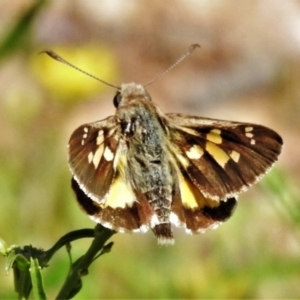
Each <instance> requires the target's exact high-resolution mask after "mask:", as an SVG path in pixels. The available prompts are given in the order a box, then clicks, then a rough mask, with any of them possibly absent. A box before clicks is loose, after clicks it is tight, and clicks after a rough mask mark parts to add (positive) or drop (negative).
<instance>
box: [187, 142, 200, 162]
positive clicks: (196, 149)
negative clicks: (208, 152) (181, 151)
mask: <svg viewBox="0 0 300 300" xmlns="http://www.w3.org/2000/svg"><path fill="white" fill-rule="evenodd" d="M185 153H186V155H187V157H188V158H189V159H199V158H201V156H202V155H203V153H204V151H203V149H202V148H201V147H200V146H198V145H194V146H193V147H191V148H190V149H189V150H188V151H186V152H185Z"/></svg>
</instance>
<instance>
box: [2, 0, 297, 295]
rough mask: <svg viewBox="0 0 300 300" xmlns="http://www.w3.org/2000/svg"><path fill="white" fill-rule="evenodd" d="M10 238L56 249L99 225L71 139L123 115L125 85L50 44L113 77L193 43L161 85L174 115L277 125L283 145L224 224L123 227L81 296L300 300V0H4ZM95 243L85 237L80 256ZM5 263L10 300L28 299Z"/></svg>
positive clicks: (51, 283)
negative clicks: (193, 229)
mask: <svg viewBox="0 0 300 300" xmlns="http://www.w3.org/2000/svg"><path fill="white" fill-rule="evenodd" d="M1 7H2V8H3V9H1V11H0V93H1V94H0V95H1V97H0V125H1V126H0V140H1V143H0V159H1V163H0V213H1V217H0V237H1V238H3V239H4V240H5V241H6V242H7V243H8V244H17V245H28V244H32V245H33V246H35V247H42V248H45V249H48V248H50V247H51V246H52V245H53V244H54V242H56V240H57V239H58V238H59V237H60V236H62V235H63V234H65V233H67V232H69V231H71V230H75V229H79V228H84V227H93V226H94V224H93V222H92V221H90V220H89V218H88V217H87V216H86V215H85V214H83V213H82V212H81V210H80V209H79V208H78V206H77V204H76V202H75V200H74V197H73V195H72V192H71V188H70V172H69V170H68V166H67V162H66V155H67V148H66V145H67V142H68V139H69V136H70V135H71V133H72V131H73V130H74V129H75V128H77V127H78V126H79V125H81V124H84V123H87V122H92V121H96V120H99V119H102V118H104V117H106V116H109V115H111V114H113V113H114V107H113V105H112V98H113V96H114V93H115V91H114V90H113V89H111V88H108V87H105V86H103V85H102V84H101V83H99V82H97V81H94V80H93V79H91V78H88V77H87V76H85V75H83V74H79V73H78V72H76V71H75V70H72V69H70V68H68V67H66V66H63V65H61V64H60V63H58V62H56V61H54V60H52V59H50V58H49V57H47V56H46V55H37V54H38V53H39V52H40V51H42V50H45V49H51V50H54V51H56V52H57V53H59V54H60V55H61V56H62V57H64V58H65V59H67V60H68V61H70V62H71V63H73V64H75V65H76V66H78V67H80V68H83V69H84V70H86V71H88V72H90V73H92V74H94V75H96V76H98V77H100V78H102V79H104V80H106V81H109V82H111V83H113V84H116V85H120V83H122V82H131V81H135V82H139V83H145V82H147V81H149V80H151V79H152V78H153V77H154V76H155V75H157V74H158V73H160V72H161V71H163V70H164V69H166V68H167V67H169V66H170V64H172V63H173V62H174V61H175V60H176V59H177V58H178V56H179V55H180V54H181V53H182V52H184V51H185V50H186V49H187V47H188V46H189V45H190V44H192V43H199V44H201V49H200V50H197V51H196V52H195V53H194V54H193V55H192V56H191V57H189V58H188V60H186V61H185V62H184V63H182V64H180V65H179V66H178V67H176V68H175V69H174V70H172V71H171V72H170V73H168V74H167V75H166V76H164V77H163V78H161V79H160V80H159V81H157V82H156V83H155V84H153V85H151V86H150V87H149V88H148V91H149V92H150V93H151V95H152V98H153V101H154V102H155V103H157V104H158V105H159V106H160V107H161V109H162V110H163V111H165V112H182V113H190V114H194V115H201V116H207V117H211V118H219V119H229V120H235V121H247V122H254V123H259V124H263V125H266V126H268V127H271V128H272V129H274V130H276V131H277V132H278V133H280V134H281V135H282V137H283V139H284V149H283V153H282V155H281V156H280V160H279V162H278V163H277V164H276V167H275V168H274V169H273V170H272V172H270V173H269V174H268V175H267V176H266V177H265V178H264V180H263V181H262V182H261V183H259V184H258V185H256V186H255V187H254V188H252V189H251V190H250V191H249V192H247V193H245V194H243V195H241V196H240V198H239V199H240V203H239V206H238V208H237V210H236V212H235V214H234V215H233V217H232V218H231V219H230V220H229V221H227V222H226V223H225V224H223V225H222V226H221V227H220V228H218V229H217V230H214V231H210V232H207V233H206V234H203V235H195V236H190V235H186V234H185V233H184V232H183V231H181V230H175V238H176V244H175V246H174V247H158V246H157V244H156V240H155V238H154V236H153V234H152V233H147V234H144V235H141V234H132V235H130V234H117V235H114V236H113V238H112V240H113V241H114V242H115V245H114V247H113V250H112V252H111V253H110V254H108V255H105V256H104V257H102V258H100V259H99V260H98V261H96V262H95V263H94V265H93V266H92V268H91V269H90V270H89V275H88V276H87V277H85V278H84V286H83V289H82V291H81V292H80V294H78V295H77V296H76V297H75V299H83V298H84V299H91V298H94V299H97V298H98V299H99V298H105V299H146V298H153V299H155V298H159V299H163V298H164V299H166V298H168V299H178V298H189V299H195V298H198V299H201V298H210V299H217V298H219V299H220V298H257V299H271V298H277V299H278V298H282V299H287V298H300V284H299V283H300V224H299V223H300V199H299V198H300V192H299V179H300V158H299V157H300V155H299V152H300V150H299V142H300V138H299V137H300V84H299V82H300V72H299V70H300V1H296V0H287V1H279V0H277V1H275V0H274V1H268V0H259V1H258V0H251V1H250V0H248V1H247V0H245V1H238V0H226V1H225V0H223V1H221V0H215V1H205V0H198V1H195V0H188V1H184V0H165V1H160V0H152V1H151V2H150V1H138V0H127V1H120V0H119V1H118V0H97V1H96V0H87V1H83V0H73V1H66V0H61V1H58V0H56V1H55V0H53V1H33V0H23V1H17V0H13V1H8V0H1ZM89 244H90V240H85V241H79V242H77V243H74V244H73V253H74V258H76V257H78V255H80V254H82V253H83V252H84V251H85V250H86V248H87V247H88V245H89ZM4 266H5V258H1V257H0V278H1V279H0V299H8V298H16V294H15V293H14V291H13V277H12V272H10V273H9V274H8V275H6V274H5V270H4ZM67 267H68V258H67V255H66V252H65V251H64V250H61V251H60V252H59V253H58V254H57V255H56V257H55V258H54V259H53V260H52V261H51V265H50V267H49V268H47V269H44V271H43V274H44V276H45V287H46V292H47V295H48V296H49V298H53V297H55V295H56V293H57V291H58V289H59V288H60V287H61V285H62V281H63V279H64V278H65V276H66V272H67Z"/></svg>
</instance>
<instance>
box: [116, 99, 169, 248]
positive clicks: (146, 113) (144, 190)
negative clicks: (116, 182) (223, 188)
mask: <svg viewBox="0 0 300 300" xmlns="http://www.w3.org/2000/svg"><path fill="white" fill-rule="evenodd" d="M149 106H150V108H149ZM151 108H152V104H151V103H149V102H148V103H143V102H142V103H139V104H138V105H137V106H132V107H131V110H130V111H128V110H126V111H125V112H124V114H123V118H122V120H121V122H122V124H123V125H122V128H124V129H123V132H122V140H123V143H124V144H126V148H127V151H126V158H127V163H126V165H127V166H128V168H127V172H126V178H127V179H126V180H127V181H128V182H129V183H130V185H131V187H132V190H133V191H134V192H135V193H136V195H137V201H138V202H139V198H140V197H141V196H140V195H143V198H145V199H146V201H147V202H148V203H149V206H150V215H149V216H148V217H149V218H148V226H149V227H150V228H151V229H152V230H153V231H154V233H155V235H156V236H157V237H158V240H159V241H161V242H160V243H172V242H173V236H172V231H171V224H170V214H171V204H172V186H173V185H174V182H173V181H174V178H173V177H172V175H171V174H172V172H171V170H172V166H171V165H170V162H169V160H168V156H167V146H166V139H165V136H164V130H162V124H161V123H160V122H159V120H158V119H157V118H153V114H152V113H151ZM131 116H132V117H131Z"/></svg>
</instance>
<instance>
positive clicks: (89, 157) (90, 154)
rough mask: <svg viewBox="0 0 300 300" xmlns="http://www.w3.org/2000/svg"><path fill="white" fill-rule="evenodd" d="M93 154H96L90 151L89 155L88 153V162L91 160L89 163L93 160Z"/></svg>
mask: <svg viewBox="0 0 300 300" xmlns="http://www.w3.org/2000/svg"><path fill="white" fill-rule="evenodd" d="M93 156H94V154H93V152H90V153H89V155H88V162H89V164H90V163H91V162H92V160H93Z"/></svg>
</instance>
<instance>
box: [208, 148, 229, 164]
mask: <svg viewBox="0 0 300 300" xmlns="http://www.w3.org/2000/svg"><path fill="white" fill-rule="evenodd" d="M205 149H206V151H207V152H208V153H209V154H210V155H211V156H212V157H213V158H214V159H215V161H216V162H217V163H218V164H219V165H220V166H221V167H222V168H224V167H225V165H226V163H227V162H228V160H229V159H230V157H229V156H228V155H227V153H226V152H225V151H224V150H222V149H221V148H220V147H218V146H217V145H215V144H214V143H211V142H206V147H205Z"/></svg>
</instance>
